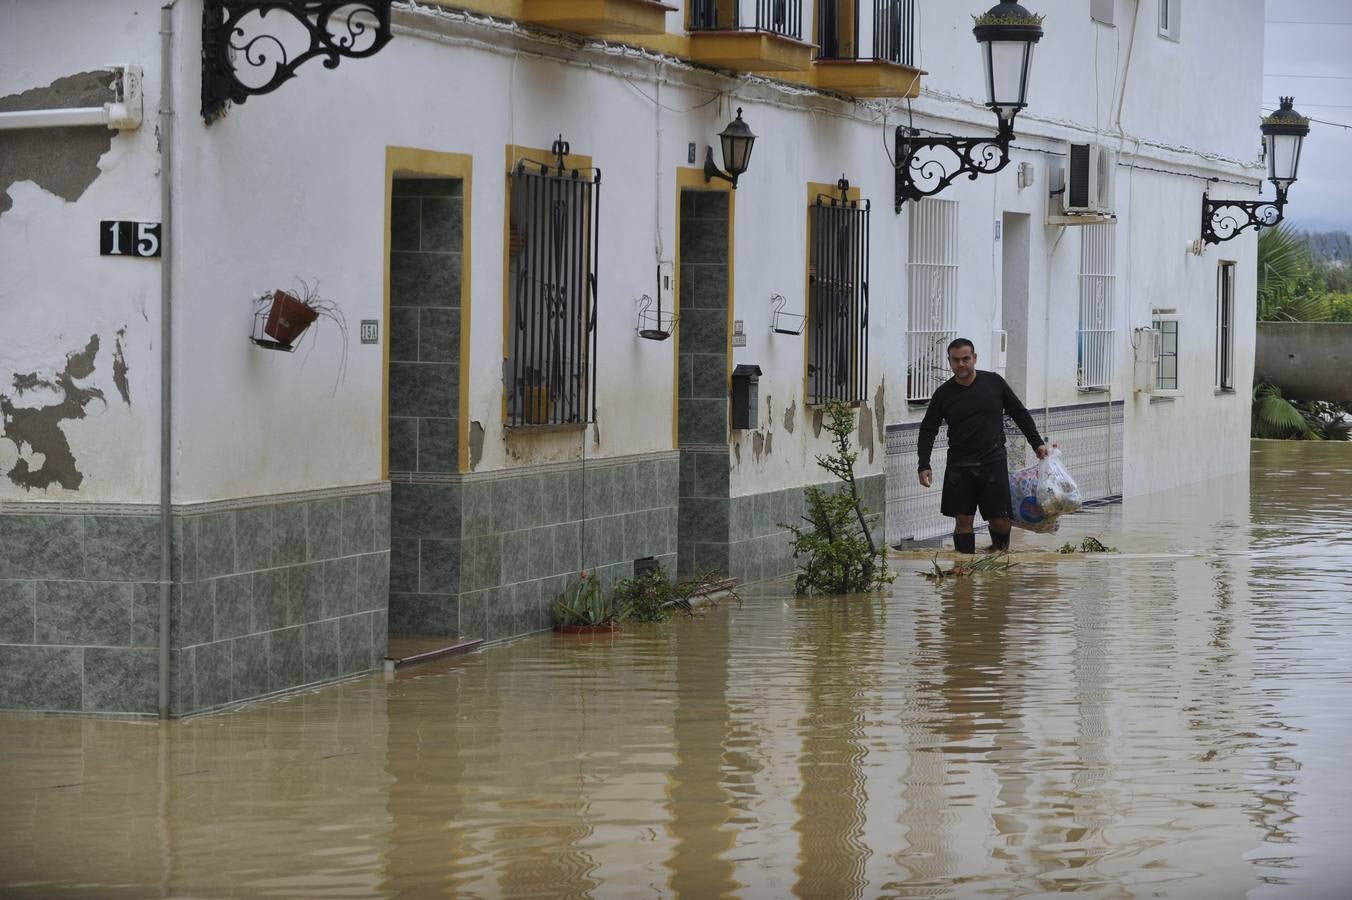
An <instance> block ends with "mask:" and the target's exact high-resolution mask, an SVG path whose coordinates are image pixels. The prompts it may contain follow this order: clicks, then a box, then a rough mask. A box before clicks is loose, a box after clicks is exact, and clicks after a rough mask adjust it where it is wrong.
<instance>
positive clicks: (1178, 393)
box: [1150, 309, 1183, 397]
mask: <svg viewBox="0 0 1352 900" xmlns="http://www.w3.org/2000/svg"><path fill="white" fill-rule="evenodd" d="M1150 319H1151V321H1150V327H1151V328H1154V329H1155V332H1156V336H1155V341H1156V344H1155V357H1156V358H1157V359H1158V360H1159V370H1158V372H1157V373H1156V375H1155V390H1154V391H1153V393H1152V394H1151V396H1153V397H1182V396H1183V387H1182V385H1183V365H1182V358H1183V352H1182V351H1183V316H1182V315H1180V314H1179V312H1178V311H1177V310H1175V309H1156V310H1154V311H1153V312H1152V313H1151V314H1150ZM1164 322H1173V323H1175V324H1176V325H1177V328H1175V329H1174V337H1175V341H1174V387H1171V388H1165V387H1160V379H1161V378H1163V377H1164V329H1163V328H1161V327H1160V325H1161V324H1162V323H1164Z"/></svg>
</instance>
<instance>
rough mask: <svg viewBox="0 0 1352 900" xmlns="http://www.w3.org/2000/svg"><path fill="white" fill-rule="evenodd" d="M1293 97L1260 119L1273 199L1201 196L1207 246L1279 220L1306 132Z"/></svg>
mask: <svg viewBox="0 0 1352 900" xmlns="http://www.w3.org/2000/svg"><path fill="white" fill-rule="evenodd" d="M1294 102H1295V99H1294V98H1293V97H1282V98H1281V104H1280V106H1279V107H1278V109H1277V111H1276V112H1275V113H1273V114H1272V115H1270V116H1268V117H1267V118H1265V119H1264V120H1263V124H1262V125H1261V126H1260V130H1261V131H1262V132H1263V145H1264V147H1265V149H1266V152H1267V160H1268V181H1271V182H1272V183H1273V185H1274V186H1276V188H1277V199H1276V200H1271V201H1269V200H1212V199H1210V198H1209V197H1208V196H1207V195H1206V194H1203V195H1202V240H1204V241H1206V242H1207V243H1208V244H1219V243H1220V242H1221V241H1228V240H1230V238H1232V237H1234V236H1235V235H1237V234H1239V233H1240V232H1241V231H1243V230H1244V229H1246V228H1252V229H1253V230H1254V231H1257V230H1258V229H1260V228H1270V227H1272V226H1273V225H1276V224H1277V223H1278V222H1280V221H1281V220H1282V207H1284V206H1285V205H1286V191H1287V189H1288V188H1290V187H1291V184H1292V183H1293V182H1294V181H1295V180H1296V170H1297V169H1299V168H1300V150H1301V145H1302V144H1303V143H1304V141H1305V136H1306V135H1307V134H1309V133H1310V120H1309V119H1307V118H1305V117H1304V116H1302V115H1301V114H1300V113H1298V112H1296V110H1295V109H1294V108H1293V106H1292V104H1293V103H1294Z"/></svg>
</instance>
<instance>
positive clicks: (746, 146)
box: [704, 106, 756, 191]
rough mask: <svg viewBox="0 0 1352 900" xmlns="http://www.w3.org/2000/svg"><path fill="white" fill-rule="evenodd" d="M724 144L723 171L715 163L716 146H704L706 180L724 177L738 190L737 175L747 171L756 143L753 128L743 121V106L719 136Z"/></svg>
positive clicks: (738, 108)
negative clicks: (725, 170)
mask: <svg viewBox="0 0 1352 900" xmlns="http://www.w3.org/2000/svg"><path fill="white" fill-rule="evenodd" d="M718 138H719V141H720V142H721V143H722V144H723V168H724V169H727V172H726V173H725V172H723V171H722V170H720V169H719V168H718V166H716V165H714V148H713V147H707V146H706V147H705V148H704V181H705V182H706V183H707V182H710V181H712V180H713V179H715V178H722V179H723V180H724V181H730V182H732V189H733V190H734V191H735V190H737V177H738V176H739V175H741V174H742V173H743V172H745V171H746V167H747V165H748V164H749V163H750V162H751V148H752V147H754V146H755V145H756V136H755V135H754V134H752V133H751V128H750V126H748V125H747V124H746V123H745V122H743V121H742V108H741V107H740V106H739V107H737V118H736V119H733V120H732V121H731V122H729V123H728V127H727V128H724V129H723V133H722V134H720V135H719V136H718Z"/></svg>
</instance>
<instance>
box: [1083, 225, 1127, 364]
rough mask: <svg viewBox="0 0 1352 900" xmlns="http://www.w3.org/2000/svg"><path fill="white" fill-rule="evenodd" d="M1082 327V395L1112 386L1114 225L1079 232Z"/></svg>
mask: <svg viewBox="0 0 1352 900" xmlns="http://www.w3.org/2000/svg"><path fill="white" fill-rule="evenodd" d="M1080 234H1081V242H1080V326H1079V335H1078V337H1079V341H1078V350H1077V364H1076V366H1077V367H1076V372H1077V375H1076V381H1077V384H1078V386H1079V388H1080V390H1082V391H1096V390H1106V389H1108V388H1109V387H1111V386H1112V383H1113V335H1114V334H1116V331H1115V329H1114V328H1113V324H1114V322H1115V310H1114V306H1115V304H1114V302H1113V301H1114V288H1115V285H1116V281H1117V276H1116V271H1117V267H1116V256H1115V249H1114V248H1115V234H1114V228H1113V225H1112V224H1111V223H1109V224H1103V225H1087V226H1085V227H1083V228H1082V229H1081V230H1080Z"/></svg>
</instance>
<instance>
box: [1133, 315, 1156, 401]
mask: <svg viewBox="0 0 1352 900" xmlns="http://www.w3.org/2000/svg"><path fill="white" fill-rule="evenodd" d="M1131 345H1132V350H1133V361H1134V365H1133V366H1132V370H1131V387H1132V390H1134V391H1136V392H1137V393H1138V394H1153V393H1154V392H1155V381H1156V379H1157V378H1158V377H1159V369H1160V332H1159V329H1158V328H1137V329H1135V330H1133V331H1132V334H1131Z"/></svg>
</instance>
